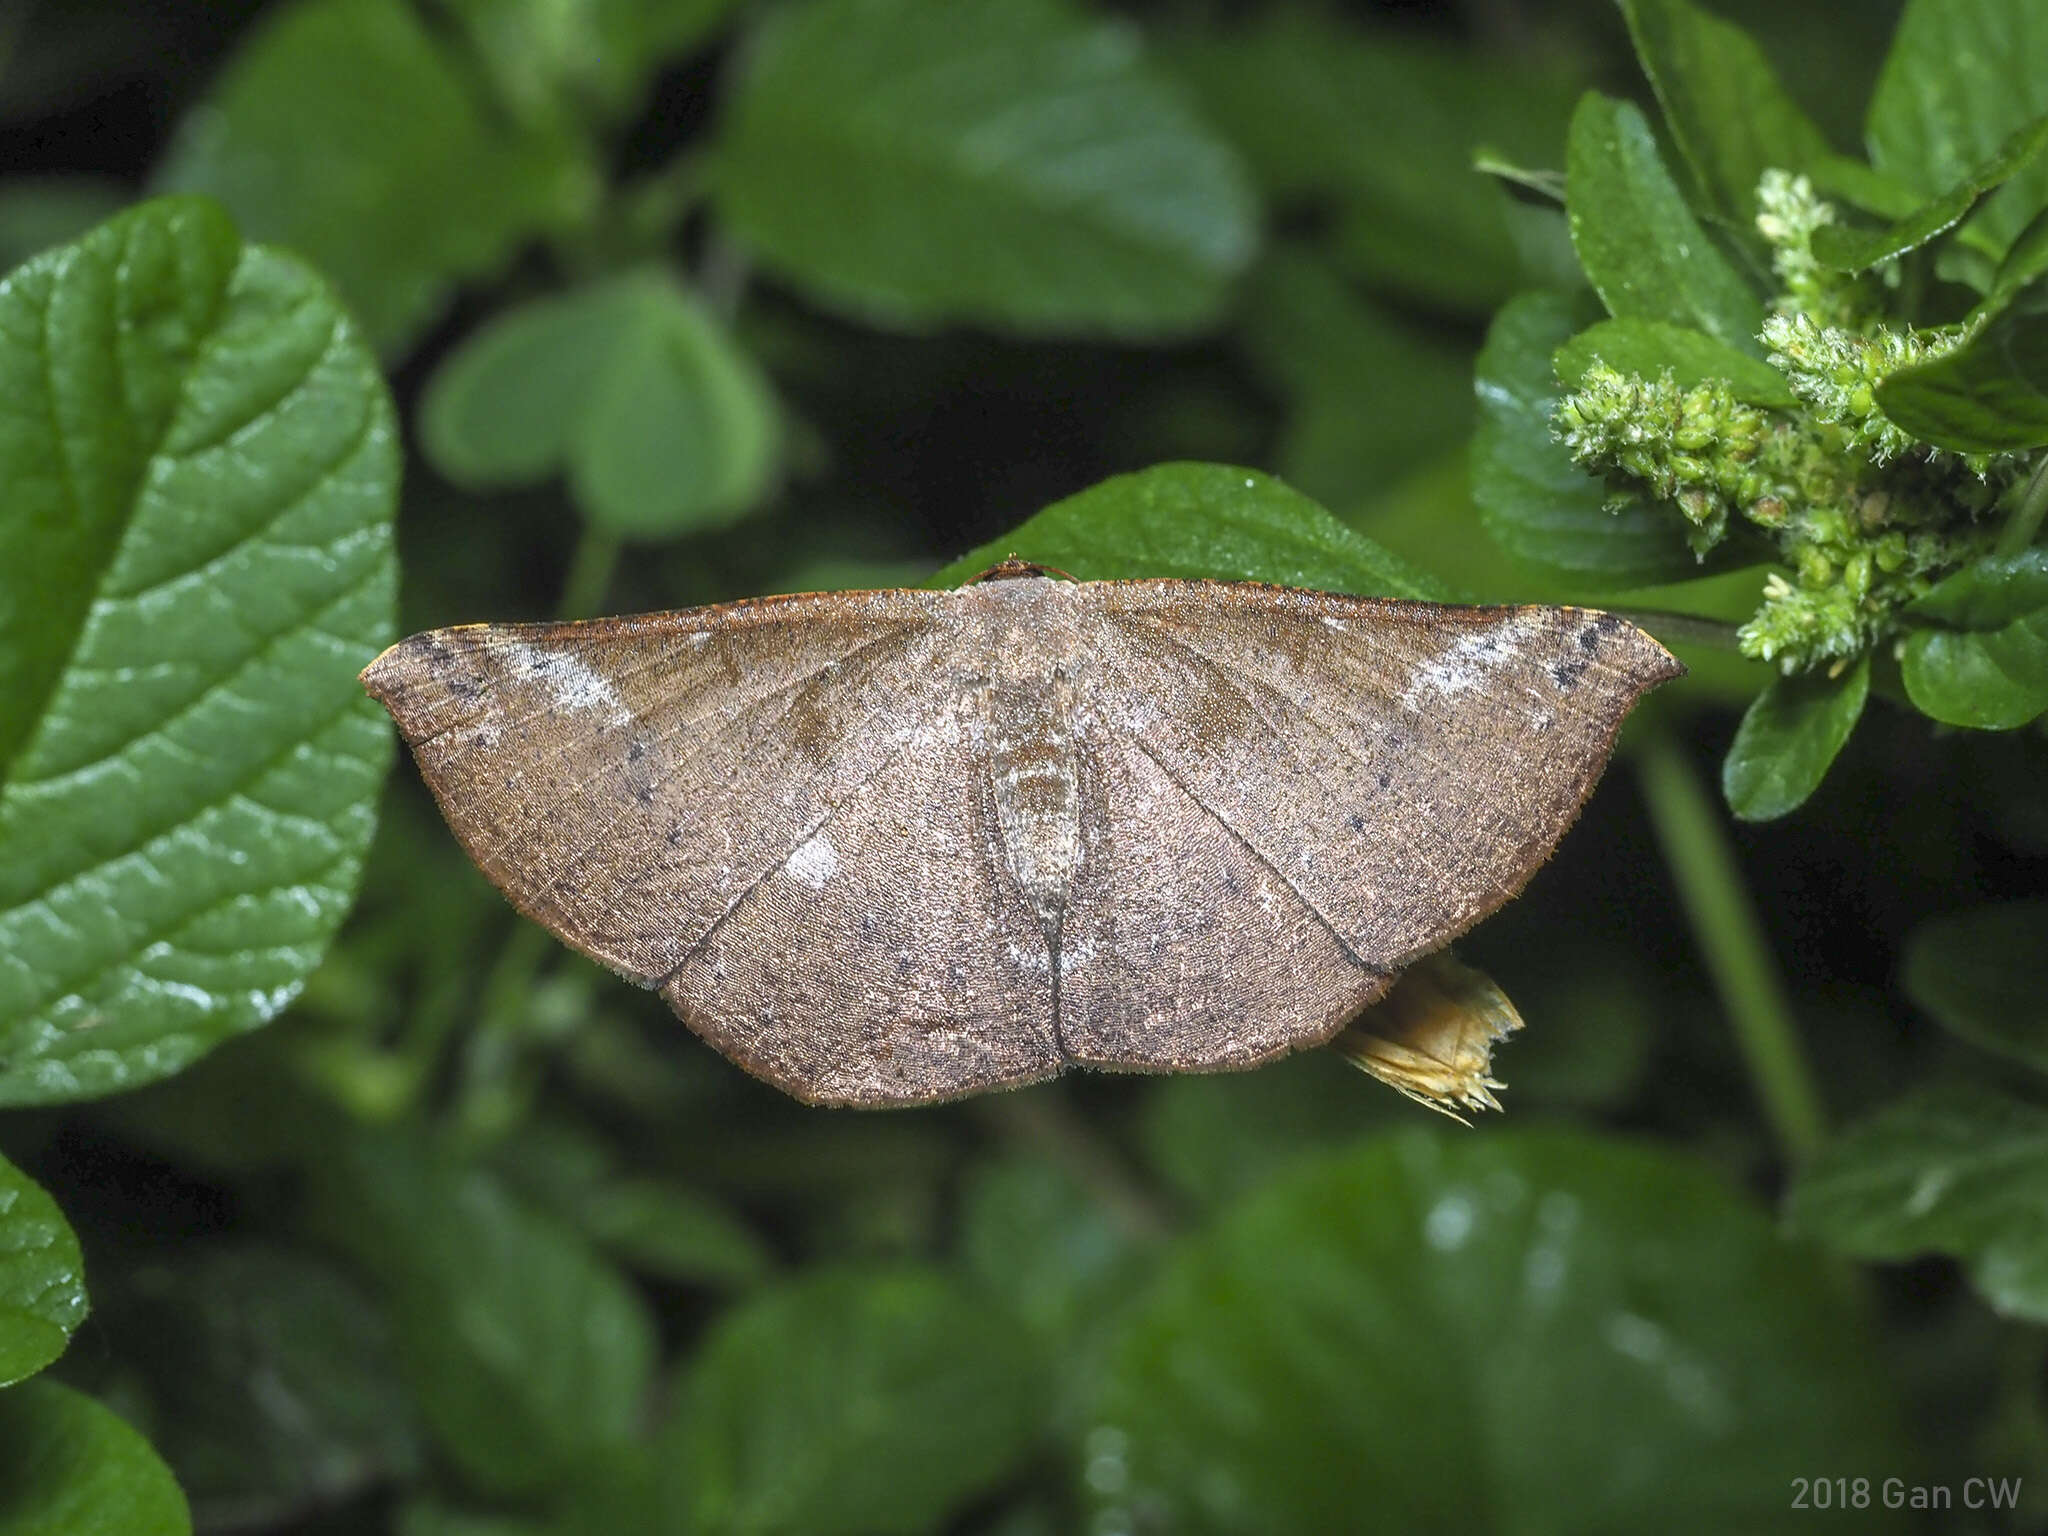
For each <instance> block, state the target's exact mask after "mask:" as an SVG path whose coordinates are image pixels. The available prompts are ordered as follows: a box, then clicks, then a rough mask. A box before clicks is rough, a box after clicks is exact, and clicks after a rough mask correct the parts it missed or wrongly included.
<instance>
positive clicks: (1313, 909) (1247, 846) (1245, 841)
mask: <svg viewBox="0 0 2048 1536" xmlns="http://www.w3.org/2000/svg"><path fill="white" fill-rule="evenodd" d="M1126 739H1127V740H1129V741H1130V743H1131V744H1132V745H1133V746H1135V747H1136V748H1137V749H1138V750H1139V751H1140V752H1142V753H1144V754H1145V755H1146V756H1147V757H1149V758H1150V759H1151V760H1152V763H1153V765H1154V766H1155V767H1156V768H1158V770H1159V771H1160V772H1161V773H1163V774H1165V775H1166V777H1167V780H1168V781H1169V782H1170V783H1171V784H1172V785H1173V787H1174V788H1175V789H1178V790H1179V791H1180V792H1181V793H1182V794H1183V795H1185V796H1187V798H1188V803H1189V804H1190V805H1192V806H1194V807H1195V809H1196V810H1198V811H1200V812H1201V813H1202V814H1203V815H1205V816H1207V817H1208V818H1209V819H1210V820H1211V821H1213V822H1215V823H1216V825H1217V826H1219V827H1221V828H1222V829H1223V830H1224V831H1225V832H1227V833H1229V834H1230V836H1231V837H1232V838H1233V839H1234V840H1235V841H1236V842H1237V843H1238V845H1239V846H1240V847H1242V848H1243V849H1244V851H1245V852H1246V853H1248V854H1250V855H1251V856H1252V857H1253V858H1255V859H1257V860H1258V861H1259V862H1260V863H1261V864H1263V865H1264V866H1265V867H1266V868H1267V870H1269V871H1270V872H1271V873H1272V876H1273V878H1274V879H1275V880H1278V881H1279V882H1280V883H1281V884H1282V885H1284V886H1286V887H1287V889H1288V890H1289V891H1290V892H1292V893H1293V895H1294V899H1295V900H1296V901H1298V902H1300V903H1301V904H1302V906H1303V907H1304V908H1305V909H1306V910H1307V911H1308V913H1309V915H1310V916H1312V917H1313V918H1315V920H1316V921H1317V922H1319V923H1321V924H1322V925H1323V927H1324V928H1326V929H1327V930H1329V934H1330V937H1331V938H1333V939H1335V940H1336V941H1337V947H1338V948H1339V949H1341V950H1343V951H1344V954H1345V956H1346V957H1347V958H1348V959H1349V960H1350V961H1351V962H1352V963H1353V964H1354V965H1357V966H1360V967H1362V968H1363V969H1365V970H1369V971H1370V970H1377V969H1379V968H1378V967H1376V966H1374V965H1372V964H1370V963H1369V962H1368V961H1367V960H1366V958H1365V957H1364V956H1363V955H1361V954H1359V952H1358V951H1357V950H1356V949H1354V948H1352V946H1351V941H1350V940H1349V939H1347V938H1345V937H1344V935H1343V934H1341V933H1339V932H1338V931H1337V925H1336V924H1335V923H1333V922H1331V921H1330V919H1329V917H1328V916H1327V915H1326V914H1325V913H1324V911H1323V909H1322V908H1321V907H1319V906H1317V905H1316V904H1315V903H1314V902H1313V901H1311V900H1309V898H1308V896H1307V895H1306V894H1305V893H1304V892H1303V891H1302V889H1301V887H1300V886H1298V885H1296V884H1295V883H1294V881H1293V880H1292V879H1290V878H1289V877H1288V874H1287V872H1286V871H1285V870H1283V869H1282V868H1281V867H1280V866H1279V865H1278V864H1275V863H1274V862H1273V861H1272V860H1271V859H1270V858H1268V857H1267V856H1266V855H1265V853H1264V852H1262V851H1261V850H1260V849H1259V848H1258V846H1257V845H1255V844H1254V843H1253V842H1252V840H1251V839H1250V838H1248V837H1246V836H1245V835H1244V834H1243V833H1242V832H1240V831H1238V830H1237V828H1235V827H1233V826H1232V825H1231V824H1230V823H1229V821H1228V820H1226V819H1225V818H1224V816H1223V814H1222V813H1221V812H1219V811H1218V810H1217V809H1216V808H1215V807H1214V806H1213V805H1211V804H1209V802H1208V801H1206V800H1204V799H1203V798H1202V797H1201V796H1200V795H1198V794H1196V793H1195V791H1194V789H1193V788H1192V787H1191V786H1190V785H1189V784H1188V782H1187V781H1186V780H1185V779H1183V778H1182V777H1181V776H1180V775H1179V774H1177V773H1175V772H1174V771H1173V769H1172V768H1171V767H1170V766H1169V765H1168V764H1167V762H1166V761H1165V759H1163V758H1162V757H1160V755H1159V754H1158V753H1157V752H1154V751H1153V750H1152V749H1151V747H1149V746H1147V745H1146V744H1145V740H1144V738H1143V737H1141V736H1138V735H1136V734H1133V735H1131V736H1130V737H1128V738H1126Z"/></svg>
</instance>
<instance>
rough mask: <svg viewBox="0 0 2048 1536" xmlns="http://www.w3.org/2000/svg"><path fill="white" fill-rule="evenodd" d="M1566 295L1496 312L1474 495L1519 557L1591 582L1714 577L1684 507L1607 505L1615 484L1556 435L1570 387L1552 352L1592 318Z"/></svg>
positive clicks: (1519, 302)
mask: <svg viewBox="0 0 2048 1536" xmlns="http://www.w3.org/2000/svg"><path fill="white" fill-rule="evenodd" d="M1584 318H1585V317H1584V316H1582V315H1581V314H1580V313H1579V311H1578V308H1577V306H1575V305H1574V304H1573V303H1572V301H1571V300H1569V299H1566V298H1563V297H1561V296H1559V295H1557V294H1550V293H1528V294H1524V295H1522V297H1520V298H1518V299H1516V300H1515V301H1514V302H1513V303H1511V304H1509V305H1508V306H1507V307H1506V308H1505V309H1503V310H1502V311H1501V312H1500V314H1499V315H1498V316H1496V317H1495V319H1494V322H1493V328H1492V329H1491V330H1490V331H1488V332H1487V335H1486V347H1485V350H1484V351H1482V352H1481V353H1480V354H1479V366H1478V378H1477V387H1478V391H1479V430H1478V432H1477V433H1476V434H1475V435H1474V437H1473V439H1472V499H1473V501H1474V502H1475V503H1477V504H1478V507H1479V517H1480V521H1481V524H1482V525H1483V526H1484V527H1485V529H1486V532H1487V534H1488V535H1489V536H1490V537H1491V538H1492V539H1493V541H1494V542H1495V543H1497V544H1499V545H1500V546H1501V548H1503V549H1505V550H1506V551H1507V552H1508V553H1509V554H1511V555H1514V556H1515V557H1516V558H1517V559H1521V560H1528V561H1532V562H1534V563H1536V564H1538V565H1545V566H1551V567H1554V568H1556V569H1559V570H1565V571H1570V572H1572V573H1573V574H1575V575H1577V576H1579V577H1580V578H1582V579H1583V580H1585V581H1586V582H1587V583H1589V584H1596V583H1597V584H1599V585H1602V586H1607V587H1629V586H1641V585H1644V584H1646V583H1650V582H1662V581H1683V580H1685V579H1686V578H1687V577H1691V576H1699V575H1703V574H1705V571H1706V569H1708V568H1703V567H1702V566H1701V564H1700V563H1699V561H1697V560H1696V559H1694V557H1693V553H1692V551H1691V550H1690V549H1688V548H1687V547H1686V543H1685V520H1684V519H1683V518H1682V517H1681V516H1680V515H1679V513H1678V511H1677V509H1676V508H1672V507H1652V506H1647V505H1644V504H1643V503H1641V502H1630V503H1629V504H1627V505H1625V506H1623V507H1621V508H1620V509H1619V510H1614V511H1610V510H1609V509H1608V506H1607V501H1608V496H1607V491H1606V488H1605V487H1604V486H1603V485H1602V484H1601V482H1600V481H1599V480H1598V479H1596V478H1595V477H1594V476H1592V475H1589V474H1587V473H1586V472H1585V471H1584V470H1582V469H1580V468H1579V467H1578V466H1577V465H1576V464H1574V463H1572V461H1571V456H1570V454H1568V453H1567V452H1566V451H1565V449H1564V446H1563V445H1562V444H1561V443H1559V442H1558V441H1557V440H1556V439H1555V438H1554V437H1553V436H1552V435H1551V433H1552V429H1551V414H1552V412H1554V411H1555V410H1556V408H1557V401H1558V397H1559V395H1560V394H1561V393H1562V390H1561V389H1560V388H1559V386H1558V382H1557V375H1556V373H1555V371H1554V369H1553V367H1552V364H1551V357H1552V354H1553V353H1555V352H1556V351H1557V349H1558V348H1559V347H1560V346H1562V345H1563V344H1564V343H1565V342H1566V341H1567V340H1568V339H1569V338H1570V337H1571V336H1572V335H1573V334H1574V333H1576V332H1577V331H1578V330H1579V328H1580V327H1581V325H1582V324H1583V323H1584Z"/></svg>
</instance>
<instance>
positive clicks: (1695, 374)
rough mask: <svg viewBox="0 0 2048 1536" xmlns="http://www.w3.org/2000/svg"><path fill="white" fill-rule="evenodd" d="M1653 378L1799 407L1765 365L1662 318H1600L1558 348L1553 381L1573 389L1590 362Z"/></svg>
mask: <svg viewBox="0 0 2048 1536" xmlns="http://www.w3.org/2000/svg"><path fill="white" fill-rule="evenodd" d="M1596 360H1597V361H1599V362H1603V363H1605V364H1607V366H1608V367H1610V368H1616V369H1619V370H1620V371H1621V372H1623V373H1633V374H1638V375H1640V376H1641V377H1643V378H1646V379H1655V378H1658V377H1660V376H1661V375H1662V374H1664V373H1665V372H1666V371H1667V370H1668V371H1669V372H1670V373H1671V375H1672V377H1673V378H1674V379H1676V380H1677V382H1678V386H1679V387H1680V388H1681V389H1691V388H1693V387H1694V386H1695V385H1699V384H1704V383H1706V382H1707V381H1708V380H1709V379H1724V380H1726V381H1727V383H1728V386H1729V388H1730V389H1731V390H1733V391H1734V393H1735V398H1736V399H1738V400H1746V401H1747V402H1749V403H1750V404H1751V405H1765V406H1773V407H1776V408H1777V409H1779V410H1787V411H1789V410H1791V409H1793V408H1794V407H1795V406H1797V405H1798V404H1799V397H1798V396H1796V395H1794V394H1793V393H1792V386H1791V385H1789V384H1787V383H1786V382H1785V376H1784V375H1783V374H1782V373H1780V372H1778V370H1777V369H1775V368H1773V367H1772V366H1771V365H1770V364H1769V363H1766V362H1760V361H1758V360H1757V359H1756V358H1754V357H1752V356H1750V355H1749V354H1748V353H1747V352H1738V351H1737V350H1736V349H1735V348H1733V347H1731V346H1729V345H1728V344H1727V343H1726V342H1721V341H1716V340H1715V339H1714V338H1713V337H1711V336H1709V335H1707V334H1706V333H1705V332H1703V331H1695V330H1693V329H1691V328H1690V327H1688V326H1683V325H1670V324H1667V323H1665V322H1664V321H1661V320H1602V321H1601V322H1600V323H1599V324H1597V325H1592V326H1588V327H1587V328H1586V329H1585V330H1583V331H1581V332H1579V334H1578V335H1576V336H1574V337H1573V338H1572V339H1571V340H1570V341H1568V342H1566V343H1565V344H1564V345H1563V346H1561V347H1559V348H1558V349H1557V357H1556V359H1555V361H1556V366H1557V376H1558V379H1559V380H1560V381H1561V382H1562V383H1563V384H1564V385H1565V387H1566V388H1567V389H1577V388H1578V387H1579V381H1580V380H1581V379H1583V378H1584V377H1585V376H1586V370H1587V369H1588V368H1590V367H1591V366H1592V365H1593V363H1594V362H1595V361H1596Z"/></svg>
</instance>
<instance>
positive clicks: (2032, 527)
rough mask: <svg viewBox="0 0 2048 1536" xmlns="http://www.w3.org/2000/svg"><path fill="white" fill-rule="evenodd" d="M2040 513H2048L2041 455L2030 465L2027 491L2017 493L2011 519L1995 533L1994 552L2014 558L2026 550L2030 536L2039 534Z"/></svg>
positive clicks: (2047, 475)
mask: <svg viewBox="0 0 2048 1536" xmlns="http://www.w3.org/2000/svg"><path fill="white" fill-rule="evenodd" d="M2044 513H2048V453H2044V454H2042V455H2041V457H2040V460H2039V462H2037V463H2036V464H2035V465H2034V472H2033V474H2032V475H2030V476H2028V478H2027V488H2026V489H2025V490H2024V491H2022V492H2021V493H2020V504H2019V505H2018V506H2016V507H2014V508H2013V509H2012V516H2010V517H2008V518H2007V519H2006V520H2005V526H2004V527H2003V528H2001V529H1999V530H1998V553H1999V554H2001V555H2016V554H2018V553H2019V552H2020V551H2021V550H2023V549H2026V548H2028V547H2030V546H2031V545H2032V544H2033V542H2034V535H2035V534H2037V533H2039V532H2040V531H2041V517H2042V514H2044Z"/></svg>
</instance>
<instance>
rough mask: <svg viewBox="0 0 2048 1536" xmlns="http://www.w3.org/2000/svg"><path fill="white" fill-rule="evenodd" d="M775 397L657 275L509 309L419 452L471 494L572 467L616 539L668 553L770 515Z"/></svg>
mask: <svg viewBox="0 0 2048 1536" xmlns="http://www.w3.org/2000/svg"><path fill="white" fill-rule="evenodd" d="M779 435H780V434H779V430H778V425H777V413H776V407H775V398H774V395H773V393H772V391H771V389H770V387H769V385H768V382H767V380H766V379H765V378H764V377H763V376H762V374H761V371H760V369H759V368H758V367H756V366H755V364H754V362H753V360H752V359H751V358H749V357H748V356H747V354H746V353H745V352H743V351H742V350H741V349H740V348H739V347H738V346H736V345H735V344H734V343H733V341H732V340H731V338H730V337H728V336H727V335H726V333H725V332H724V330H723V329H722V328H721V327H720V326H719V325H718V324H717V323H716V322H715V321H714V320H712V318H711V317H710V316H709V315H708V314H706V313H705V312H704V310H703V308H702V306H701V305H699V304H698V303H696V301H695V300H693V299H692V298H691V297H690V296H689V295H687V294H685V293H684V292H682V291H681V290H680V289H678V288H677V287H676V286H675V284H674V283H672V282H670V281H669V280H668V279H666V278H665V277H662V276H660V275H659V274H651V273H638V274H632V275H629V276H626V277H622V278H614V279H612V280H610V281H608V282H604V283H599V284H596V285H594V286H592V287H589V288H585V289H582V290H580V291H578V292H575V293H570V294H565V295H562V296H560V297H556V298H547V299H539V300H535V301H534V302H532V303H529V304H525V305H521V306H519V307H518V308H515V309H511V310H507V311H506V312H505V313H503V314H501V315H499V316H498V317H497V318H496V319H495V320H493V321H492V322H491V323H490V324H489V325H487V326H485V327H484V328H483V329H482V330H480V331H478V332H477V333H476V334H475V335H473V336H472V337H470V338H469V340H468V341H467V342H466V343H465V344H464V345H463V346H461V347H460V348H458V349H457V350H456V351H455V353H454V354H453V355H452V356H451V357H450V358H449V359H448V361H447V362H446V363H445V364H444V365H443V366H442V367H441V369H440V370H439V371H438V372H436V374H435V375H434V377H433V379H432V380H431V381H430V383H429V384H428V386H427V392H426V398H425V400H424V402H423V404H422V408H421V442H422V445H423V446H424V447H425V449H426V450H427V455H428V457H429V458H431V459H432V460H433V461H434V465H435V467H436V468H438V469H439V470H441V472H442V473H443V474H445V475H447V476H448V477H449V478H450V479H453V480H455V481H457V482H459V483H461V484H464V485H471V486H498V485H526V484H531V483H533V482H534V481H537V480H540V479H544V478H546V477H547V476H549V475H552V474H554V473H556V472H557V471H559V470H561V469H563V468H566V469H567V470H568V472H569V479H570V485H571V488H572V489H573V490H574V492H575V497H576V501H577V504H578V506H579V507H580V508H581V509H582V511H583V512H584V514H585V515H586V516H588V517H589V518H590V520H591V521H592V522H594V523H596V524H598V525H599V526H601V527H604V528H608V529H610V530H611V531H613V532H615V533H623V534H628V535H633V536H637V537H642V538H665V537H672V536H674V535H677V534H681V533H685V532H688V531H690V530H692V529H697V528H704V527H710V526H715V525H717V524H720V523H724V522H729V521H731V520H732V519H733V518H735V517H737V516H739V515H740V514H742V513H744V512H747V511H749V510H751V509H752V508H753V507H754V506H756V505H758V504H759V502H760V501H761V499H762V498H763V496H764V495H765V494H766V492H767V490H768V487H769V484H770V481H771V480H772V478H773V476H774V473H775V467H776V448H777V443H778V440H779Z"/></svg>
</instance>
